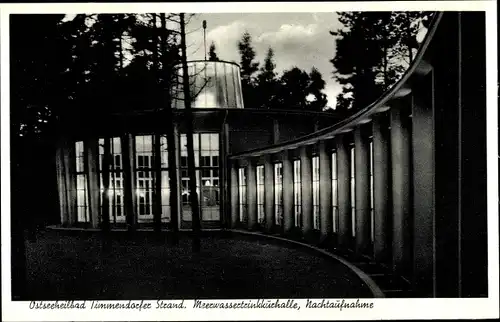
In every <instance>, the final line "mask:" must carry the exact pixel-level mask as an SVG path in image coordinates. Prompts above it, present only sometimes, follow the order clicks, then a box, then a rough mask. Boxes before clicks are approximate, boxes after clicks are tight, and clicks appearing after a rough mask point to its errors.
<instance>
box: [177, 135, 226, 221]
mask: <svg viewBox="0 0 500 322" xmlns="http://www.w3.org/2000/svg"><path fill="white" fill-rule="evenodd" d="M186 143H187V142H186V135H185V134H181V137H180V148H181V150H180V153H181V156H180V159H181V162H180V166H181V200H182V220H181V222H186V224H187V226H189V225H190V224H191V221H192V211H191V205H190V201H189V196H190V189H189V173H188V167H187V147H186ZM193 146H194V157H195V167H196V192H197V194H198V202H199V205H200V210H201V222H202V227H213V226H216V227H218V226H219V224H220V188H219V183H220V178H219V134H218V133H195V134H194V135H193ZM184 226H186V225H184Z"/></svg>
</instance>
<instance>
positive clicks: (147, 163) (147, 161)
mask: <svg viewBox="0 0 500 322" xmlns="http://www.w3.org/2000/svg"><path fill="white" fill-rule="evenodd" d="M135 166H136V169H135V170H136V171H135V174H136V177H135V179H136V189H137V191H136V194H137V221H138V222H151V221H152V220H153V193H154V181H153V178H154V168H153V136H152V135H138V136H136V137H135Z"/></svg>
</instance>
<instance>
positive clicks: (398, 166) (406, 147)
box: [391, 102, 412, 276]
mask: <svg viewBox="0 0 500 322" xmlns="http://www.w3.org/2000/svg"><path fill="white" fill-rule="evenodd" d="M401 103H402V102H395V105H394V106H393V107H392V108H391V166H392V212H393V214H392V221H393V226H392V231H393V236H392V268H393V270H394V271H395V272H396V273H399V274H402V275H404V276H408V273H409V269H410V261H411V257H412V245H411V235H410V228H411V227H410V224H411V199H410V198H411V196H410V194H411V191H410V188H411V186H410V185H411V183H410V180H411V172H410V171H411V169H410V166H411V164H410V148H411V142H410V133H409V124H408V123H409V122H408V120H407V116H406V115H405V114H404V113H405V112H404V110H403V106H402V104H401Z"/></svg>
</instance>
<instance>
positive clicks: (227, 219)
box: [219, 123, 231, 227]
mask: <svg viewBox="0 0 500 322" xmlns="http://www.w3.org/2000/svg"><path fill="white" fill-rule="evenodd" d="M220 147H221V148H220V165H219V173H220V174H221V178H220V182H221V184H219V189H220V194H219V195H220V200H219V203H220V213H221V224H222V227H231V198H230V196H229V190H230V188H231V183H230V180H231V179H230V177H231V170H230V168H229V160H228V158H227V156H228V155H229V153H228V151H229V124H227V123H224V124H223V125H222V135H221V136H220Z"/></svg>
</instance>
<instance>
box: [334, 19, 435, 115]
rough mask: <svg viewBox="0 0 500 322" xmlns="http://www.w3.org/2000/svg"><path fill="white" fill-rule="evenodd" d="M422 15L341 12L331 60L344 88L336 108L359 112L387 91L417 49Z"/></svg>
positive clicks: (406, 66) (338, 79) (337, 77)
mask: <svg viewBox="0 0 500 322" xmlns="http://www.w3.org/2000/svg"><path fill="white" fill-rule="evenodd" d="M428 17H429V14H428V13H422V12H343V13H339V20H340V22H341V23H342V24H343V25H344V26H343V28H341V29H339V30H336V31H332V32H331V34H332V35H333V36H335V37H336V55H335V57H334V58H333V59H332V60H330V61H331V62H332V64H333V66H334V72H335V73H334V75H335V78H336V80H337V81H338V82H339V83H340V84H341V85H342V86H343V90H342V93H341V94H339V95H338V97H337V109H341V110H345V109H350V108H352V109H354V110H356V109H360V108H363V107H365V106H367V105H369V104H370V103H372V102H373V101H374V100H375V99H377V97H379V96H380V95H381V94H382V93H383V92H384V91H386V90H387V89H388V88H390V87H391V86H392V85H393V84H394V83H395V82H396V81H397V80H398V79H399V78H400V77H401V75H402V74H403V72H404V71H405V70H406V69H407V68H408V66H409V64H410V63H411V61H412V60H413V58H414V54H415V51H416V50H417V48H418V46H419V45H418V42H417V41H416V34H417V33H418V31H419V30H420V28H422V24H421V22H422V21H425V20H426V19H427V18H428Z"/></svg>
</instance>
